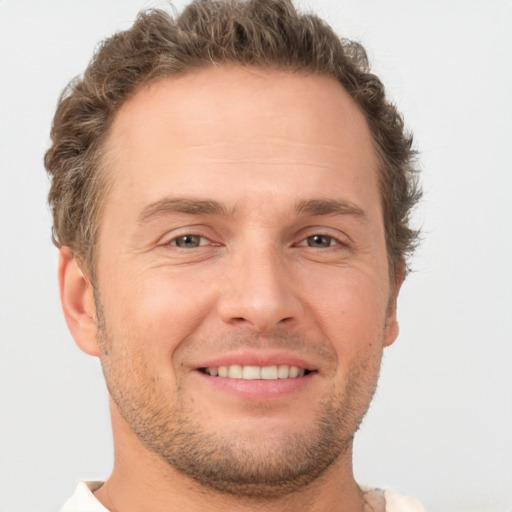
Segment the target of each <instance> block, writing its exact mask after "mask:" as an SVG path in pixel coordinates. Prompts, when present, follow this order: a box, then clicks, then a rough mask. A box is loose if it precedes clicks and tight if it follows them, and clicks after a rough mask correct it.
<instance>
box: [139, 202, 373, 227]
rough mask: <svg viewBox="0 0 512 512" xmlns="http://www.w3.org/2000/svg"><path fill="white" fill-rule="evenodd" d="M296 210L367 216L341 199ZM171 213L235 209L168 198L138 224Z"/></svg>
mask: <svg viewBox="0 0 512 512" xmlns="http://www.w3.org/2000/svg"><path fill="white" fill-rule="evenodd" d="M295 210H296V212H297V214H299V215H301V214H303V215H353V216H355V217H359V218H360V219H361V220H366V219H367V215H366V213H365V211H364V210H363V209H361V208H360V207H359V206H357V205H355V204H353V203H351V202H349V201H345V200H340V199H309V200H306V201H300V202H299V203H297V205H296V207H295ZM170 213H185V214H189V215H219V216H223V217H228V216H230V215H233V213H234V209H231V210H228V209H227V208H226V207H225V206H224V205H223V204H222V203H219V202H218V201H213V200H203V199H187V198H175V197H166V198H164V199H160V200H159V201H156V202H154V203H151V204H149V205H147V206H146V207H145V208H144V209H143V210H142V211H141V213H140V214H139V216H138V219H137V220H138V222H139V223H140V224H143V223H145V222H148V221H149V220H151V219H153V218H155V217H161V216H165V215H168V214H170Z"/></svg>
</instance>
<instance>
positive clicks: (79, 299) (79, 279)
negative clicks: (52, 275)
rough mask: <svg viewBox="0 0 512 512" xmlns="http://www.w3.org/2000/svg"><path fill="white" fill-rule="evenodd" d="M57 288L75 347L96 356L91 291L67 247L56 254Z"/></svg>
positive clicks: (95, 335)
mask: <svg viewBox="0 0 512 512" xmlns="http://www.w3.org/2000/svg"><path fill="white" fill-rule="evenodd" d="M59 288H60V299H61V304H62V309H63V311H64V318H65V319H66V323H67V325H68V328H69V330H70V332H71V335H72V336H73V338H74V339H75V342H76V344H77V345H78V346H79V347H80V349H81V350H83V351H84V352H85V353H86V354H89V355H91V356H98V355H99V349H98V342H97V325H96V308H95V305H94V293H93V287H92V284H91V282H90V281H89V279H88V278H87V277H86V275H85V274H84V273H83V272H82V269H81V268H80V265H79V262H78V260H77V259H76V257H75V255H74V254H73V252H72V251H71V249H69V247H61V248H60V250H59Z"/></svg>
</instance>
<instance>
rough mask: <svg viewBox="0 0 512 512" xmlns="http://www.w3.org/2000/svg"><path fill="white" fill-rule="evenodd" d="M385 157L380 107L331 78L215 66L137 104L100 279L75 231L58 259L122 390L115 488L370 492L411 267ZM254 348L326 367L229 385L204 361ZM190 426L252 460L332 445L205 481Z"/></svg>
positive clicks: (130, 496)
mask: <svg viewBox="0 0 512 512" xmlns="http://www.w3.org/2000/svg"><path fill="white" fill-rule="evenodd" d="M378 166H379V161H378V158H377V156H376V153H375V151H374V148H373V145H372V141H371V136H370V133H369V130H368V127H367V124H366V122H365V119H364V117H363V115H362V114H361V113H360V111H359V110H358V108H357V107H356V105H355V104H354V103H353V101H352V100H351V98H350V97H349V96H348V95H347V94H346V93H345V91H344V90H343V89H342V87H341V86H340V85H339V84H338V83H337V82H336V81H334V80H333V79H331V78H328V77H320V76H306V75H303V74H292V73H286V72H280V71H273V70H260V69H251V68H249V69H247V68H241V67H231V66H220V67H215V68H213V67H212V68H208V69H203V70H199V71H195V72H191V73H188V74H186V75H184V76H182V77H179V78H168V79H163V80H160V81H159V82H156V83H153V84H152V85H150V86H148V87H146V88H144V89H141V90H140V91H138V92H137V93H136V94H135V95H134V96H133V97H132V98H131V99H130V100H129V101H127V102H126V103H125V104H124V105H123V106H122V107H121V109H120V111H119V112H118V114H117V115H116V118H115V120H114V123H113V126H112V128H111V132H110V134H109V137H108V140H107V143H106V156H105V169H107V172H108V173H109V179H110V180H111V183H112V187H111V190H110V192H109V194H108V197H107V200H106V202H105V204H104V207H103V212H102V220H101V223H100V230H99V238H98V246H97V267H96V275H97V282H96V283H95V288H96V289H95V290H94V289H93V286H92V284H91V282H90V280H89V279H88V278H87V276H86V275H85V274H84V273H83V272H82V271H81V267H80V264H79V262H78V261H77V259H76V258H75V257H74V255H73V253H72V251H71V250H70V249H69V248H65V247H64V248H62V249H61V251H60V269H59V276H60V285H61V298H62V304H63V309H64V312H65V316H66V320H67V323H68V326H69V328H70V330H71V332H72V334H73V336H74V338H75V340H76V342H77V343H78V345H79V346H80V347H81V348H82V350H84V351H85V352H87V353H88V354H91V355H94V356H99V357H100V358H101V362H102V366H103V370H104V373H105V377H106V380H107V385H108V387H109V391H110V395H111V414H112V424H113V433H114V450H115V464H114V470H113V472H112V475H111V477H110V478H109V479H108V481H107V482H106V484H104V485H103V486H102V487H101V488H100V489H99V490H97V491H96V493H95V494H96V497H97V498H98V499H99V500H100V501H101V502H102V503H103V504H104V505H105V506H106V507H108V508H109V509H110V510H122V511H123V512H130V511H132V510H133V511H135V510H139V511H140V510H148V509H151V510H152V511H155V512H158V511H160V510H169V509H170V508H169V507H171V509H172V510H180V511H184V512H187V511H199V510H201V511H218V510H225V509H226V507H231V509H233V510H234V509H235V507H236V510H240V511H244V510H253V511H254V510H265V511H274V510H275V511H278V510H279V511H287V510H290V511H291V510H293V511H301V510H308V512H310V511H325V510H333V511H335V510H336V511H352V512H353V511H357V510H363V508H364V498H363V496H362V493H361V491H360V489H359V487H358V486H357V484H356V482H355V480H354V477H353V473H352V441H353V434H354V432H355V430H356V429H357V427H358V425H359V423H360V421H361V419H362V417H363V416H364V414H365V412H366V410H367V408H368V406H369V403H370V400H371V397H372V394H373V391H374V389H375V385H376V382H377V378H378V373H379V367H380V360H381V357H382V351H383V349H384V347H386V346H388V345H390V344H391V343H392V342H393V341H394V340H395V338H396V336H397V334H398V326H397V320H396V307H395V306H396V297H397V294H398V290H399V288H400V284H401V281H402V277H401V276H402V274H401V272H400V271H399V272H397V273H396V276H397V277H395V278H393V279H394V280H393V281H392V282H391V281H390V273H389V271H388V270H389V267H388V261H387V256H386V243H385V235H384V225H383V217H382V208H381V201H380V197H379V188H378ZM199 201H201V202H199ZM205 202H206V203H205ZM212 202H215V205H216V207H215V208H214V209H212V208H211V204H212ZM187 235H193V237H192V238H185V239H184V238H181V237H184V236H187ZM182 242H187V243H186V244H185V246H183V243H182ZM180 245H182V246H181V247H180ZM237 360H240V361H241V362H242V364H244V362H245V363H246V364H248V363H247V361H249V360H250V361H251V362H252V363H253V364H260V365H262V366H264V365H267V364H273V363H276V362H277V364H281V363H283V364H288V361H291V360H293V361H296V362H297V361H298V362H299V363H300V364H298V365H299V366H300V365H302V366H304V367H306V368H307V369H309V370H310V371H311V373H310V374H309V375H307V376H305V377H302V378H299V379H296V380H295V381H294V382H293V383H292V384H291V385H288V384H290V381H288V379H286V380H287V381H288V384H286V383H285V382H284V381H261V380H259V381H244V382H243V383H242V384H241V385H238V384H237V385H235V384H233V383H234V381H233V380H232V379H230V380H229V382H228V384H227V386H224V385H219V382H221V381H220V380H219V379H220V378H219V377H208V376H205V375H204V373H202V371H201V370H200V368H203V367H204V366H215V365H217V364H222V362H225V361H228V364H230V363H231V364H232V363H233V362H236V361H237ZM219 361H220V363H219ZM223 382H224V383H226V379H224V381H223ZM276 382H277V383H276ZM322 421H324V422H327V423H330V426H329V428H328V429H326V430H329V431H328V432H327V433H326V432H323V431H322V429H321V427H320V424H321V422H322ZM180 429H181V430H180ZM177 432H179V434H180V436H181V437H180V439H181V438H183V434H185V438H187V436H189V437H190V439H192V442H191V443H190V444H192V445H194V446H196V447H197V446H198V447H199V453H205V452H206V449H208V448H210V447H212V446H213V447H216V448H218V452H219V453H220V457H222V456H224V455H223V454H225V453H229V456H228V458H227V459H226V460H224V461H222V467H231V466H232V467H234V468H235V470H234V472H235V473H237V474H238V473H240V472H243V471H242V470H244V468H247V467H249V470H252V468H259V470H261V471H262V472H270V473H269V474H272V475H274V473H272V471H274V472H275V474H278V473H276V472H277V471H278V470H279V471H281V472H282V471H283V468H284V470H286V471H289V469H290V468H292V469H293V468H296V467H297V465H298V464H299V463H300V462H301V461H302V460H308V454H307V453H306V452H304V453H302V452H301V450H302V449H303V447H302V446H299V445H298V443H297V440H301V441H304V440H306V444H308V443H309V444H308V446H309V448H310V452H311V453H313V454H314V455H315V456H318V460H316V459H315V460H312V462H311V467H309V468H306V469H305V470H304V474H302V475H301V476H300V478H299V477H297V476H296V477H295V480H292V479H289V480H287V481H284V480H283V482H282V483H281V484H280V485H272V484H268V483H267V484H264V483H259V484H255V485H252V486H251V485H249V484H240V483H239V484H238V486H236V485H235V484H233V483H231V484H226V483H222V482H208V481H206V480H204V478H203V477H195V476H191V474H189V473H187V471H188V469H183V467H180V464H182V465H183V464H185V463H186V461H185V462H184V461H179V460H178V461H176V460H174V459H173V461H171V462H170V461H169V458H170V457H175V459H176V458H179V457H180V456H181V455H180V454H182V453H185V455H186V454H187V451H186V449H185V448H186V447H185V448H183V447H182V446H180V449H179V450H176V449H175V450H174V452H176V453H174V452H173V446H174V445H175V443H176V439H175V437H172V436H175V435H176V433H177ZM169 440H170V441H169ZM321 442H324V444H325V443H328V448H327V449H325V450H324V452H325V453H323V452H322V450H321V449H320V448H319V447H320V446H321V444H320V443H321ZM315 443H317V444H315ZM302 444H304V443H302ZM233 446H234V447H235V449H234V450H233V449H232V447H233ZM287 448H289V449H288V450H287ZM306 449H307V446H306V448H304V450H306ZM229 450H231V452H229ZM169 453H170V454H171V455H169V457H167V455H168V454H169ZM162 454H164V455H162ZM166 454H167V455H166ZM294 454H298V455H296V457H295V458H294ZM318 454H319V455H318ZM309 455H311V454H309ZM182 458H185V456H182ZM205 464H206V465H208V461H206V462H205ZM314 468H318V470H316V469H314ZM201 478H203V480H201ZM272 479H273V480H275V478H272ZM272 479H271V480H272ZM223 486H224V487H223Z"/></svg>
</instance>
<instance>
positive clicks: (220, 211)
mask: <svg viewBox="0 0 512 512" xmlns="http://www.w3.org/2000/svg"><path fill="white" fill-rule="evenodd" d="M169 213H188V214H190V215H221V216H228V215H229V214H230V212H229V211H228V210H227V209H226V207H225V206H224V205H222V204H221V203H219V202H217V201H207V200H201V199H185V198H174V197H166V198H164V199H161V200H160V201H156V202H154V203H151V204H149V205H148V206H146V207H145V208H144V209H143V210H142V211H141V212H140V214H139V216H138V222H139V223H140V224H142V223H144V222H147V221H149V220H150V219H152V218H154V217H160V216H163V215H167V214H169Z"/></svg>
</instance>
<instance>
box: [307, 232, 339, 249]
mask: <svg viewBox="0 0 512 512" xmlns="http://www.w3.org/2000/svg"><path fill="white" fill-rule="evenodd" d="M306 243H307V244H308V247H316V248H320V249H323V248H326V247H331V246H332V245H334V244H335V243H336V240H335V239H334V238H333V237H332V236H327V235H312V236H308V237H307V238H306Z"/></svg>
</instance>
